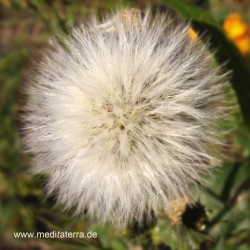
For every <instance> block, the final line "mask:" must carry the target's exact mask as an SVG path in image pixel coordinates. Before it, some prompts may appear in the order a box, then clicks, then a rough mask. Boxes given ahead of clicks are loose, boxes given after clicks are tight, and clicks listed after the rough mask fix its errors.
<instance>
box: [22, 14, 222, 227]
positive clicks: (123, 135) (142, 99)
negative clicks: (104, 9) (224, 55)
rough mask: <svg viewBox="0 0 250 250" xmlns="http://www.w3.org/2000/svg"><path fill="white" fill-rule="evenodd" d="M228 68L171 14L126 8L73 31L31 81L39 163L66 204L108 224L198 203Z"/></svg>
mask: <svg viewBox="0 0 250 250" xmlns="http://www.w3.org/2000/svg"><path fill="white" fill-rule="evenodd" d="M124 13H126V15H124ZM220 71H221V70H220V69H219V68H218V67H217V66H215V65H214V62H213V61H212V59H211V54H209V53H208V51H207V48H206V46H205V45H204V44H202V43H201V42H200V41H198V40H197V39H195V40H192V39H191V38H190V37H189V36H188V26H187V25H185V24H183V23H176V21H175V22H174V21H173V20H172V19H171V18H169V17H167V16H166V15H164V14H159V13H158V14H156V15H154V16H152V15H151V14H150V13H149V12H148V13H147V14H146V15H144V16H143V17H142V16H141V15H140V13H139V11H132V12H131V13H130V12H129V11H128V12H121V13H120V14H117V15H115V16H111V17H109V18H108V20H106V21H105V22H104V23H103V24H98V22H97V21H96V20H95V19H93V20H92V21H91V22H90V23H88V24H83V25H81V26H80V27H78V28H75V29H73V30H72V33H71V35H70V36H69V37H68V38H66V39H65V40H64V41H63V42H61V43H58V42H55V43H54V45H53V49H52V50H51V51H49V52H48V53H47V56H45V57H44V58H43V60H42V62H40V64H39V66H38V67H37V68H36V71H35V72H34V74H33V75H32V78H31V79H30V81H29V84H28V86H27V88H26V92H27V94H28V97H27V104H26V105H25V107H24V110H25V113H24V116H23V119H24V120H25V126H24V141H25V145H26V146H27V149H28V150H29V152H31V153H32V155H33V160H34V171H35V172H36V173H45V174H46V175H47V176H48V182H47V191H48V193H49V194H53V195H55V196H56V197H57V200H58V202H59V203H62V204H63V205H64V207H65V208H66V209H70V208H74V209H75V211H76V213H77V214H80V213H85V214H87V215H88V216H89V217H91V218H96V219H97V220H98V221H101V222H105V221H115V222H116V223H122V224H123V223H127V222H131V221H133V220H137V221H139V222H140V221H142V219H143V218H145V215H146V217H147V218H149V219H150V216H151V215H152V212H153V213H156V212H158V211H159V210H160V209H168V208H169V207H171V206H169V205H170V204H171V201H172V200H176V199H178V198H180V197H181V198H182V199H185V200H186V201H189V200H190V197H191V190H192V186H194V185H193V184H195V183H201V182H202V179H203V178H202V177H203V175H204V174H205V173H207V172H208V171H209V170H210V169H212V168H213V167H215V166H216V164H217V160H216V159H215V157H213V151H214V150H213V148H214V145H216V144H217V141H216V139H215V135H214V131H215V130H214V128H215V126H214V125H215V122H216V121H217V119H218V118H219V116H220V114H221V112H220V107H219V105H220V104H221V96H222V95H221V93H222V86H223V85H224V83H225V81H226V80H225V74H223V73H221V72H220Z"/></svg>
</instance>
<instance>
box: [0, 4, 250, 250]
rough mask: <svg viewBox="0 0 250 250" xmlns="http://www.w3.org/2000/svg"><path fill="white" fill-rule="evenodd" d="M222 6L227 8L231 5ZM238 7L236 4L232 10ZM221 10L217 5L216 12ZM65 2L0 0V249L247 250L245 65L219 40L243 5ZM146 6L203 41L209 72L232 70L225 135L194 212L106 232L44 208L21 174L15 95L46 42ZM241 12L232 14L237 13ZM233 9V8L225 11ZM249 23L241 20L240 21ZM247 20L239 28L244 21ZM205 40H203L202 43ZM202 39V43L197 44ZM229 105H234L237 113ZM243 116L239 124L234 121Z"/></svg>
mask: <svg viewBox="0 0 250 250" xmlns="http://www.w3.org/2000/svg"><path fill="white" fill-rule="evenodd" d="M231 2H235V3H234V4H235V7H234V5H232V4H231ZM239 2H241V3H239ZM223 4H224V5H223ZM223 4H221V3H220V1H216V0H211V1H206V0H203V1H202V0H199V1H198V0H197V1H191V0H190V1H185V2H184V1H180V0H175V1H174V0H163V1H132V0H127V1H126V0H119V1H116V2H115V3H114V1H111V0H108V1H97V0H96V1H90V0H89V1H88V0H79V1H70V0H61V1H60V0H56V1H46V0H24V1H21V0H20V1H18V0H14V1H11V0H0V249H11V250H12V249H115V250H123V249H131V250H132V249H134V250H140V249H162V250H164V249H172V250H175V249H178V250H185V249H187V250H189V249H194V250H202V249H204V250H206V249H215V250H221V249H226V250H231V249H232V250H235V249H237V250H238V249H239V250H247V249H249V247H250V237H249V236H250V200H249V199H250V195H249V189H250V175H249V173H250V171H249V167H250V162H249V160H250V157H249V156H250V138H249V123H250V87H249V85H250V81H249V79H250V76H249V75H250V73H249V69H250V65H249V62H250V59H249V56H246V57H242V55H241V54H240V53H239V51H238V50H237V48H236V47H235V46H234V44H232V43H231V42H230V41H229V40H228V39H227V38H226V36H225V34H224V32H223V30H222V26H221V21H222V20H223V19H224V18H225V16H226V14H227V13H230V12H232V11H240V12H241V13H242V15H243V16H245V17H246V19H247V18H249V17H250V8H246V7H245V5H244V4H245V3H244V1H243V2H242V1H230V0H228V1H223ZM150 5H154V6H155V7H157V6H158V8H162V6H164V7H165V6H166V7H167V8H170V9H172V10H173V11H175V12H176V14H177V15H179V16H180V17H181V18H183V19H184V20H188V21H189V20H191V21H192V22H191V24H192V25H193V28H194V29H196V30H197V31H199V32H200V33H204V32H205V34H207V35H208V36H209V37H210V41H211V47H212V49H216V50H217V54H216V56H217V57H216V59H217V62H218V63H225V62H227V67H229V69H231V70H232V73H233V77H232V86H233V88H231V89H230V90H229V93H228V96H229V98H228V101H229V102H230V103H231V104H232V103H233V104H234V105H235V106H236V108H235V110H234V112H233V114H232V116H231V117H230V119H228V120H227V121H226V122H225V123H224V124H222V126H223V127H224V128H226V129H227V130H228V131H231V132H229V133H227V135H226V136H225V138H224V139H223V140H224V141H225V142H224V144H225V145H224V151H225V152H224V155H225V156H224V157H222V158H223V159H222V160H223V161H222V166H221V168H219V170H217V171H216V172H215V173H214V175H213V176H212V177H210V178H209V179H210V180H209V183H210V184H209V187H208V188H207V189H204V191H203V192H202V193H201V194H199V196H198V197H197V205H196V206H194V207H191V208H190V207H188V208H186V210H185V211H184V212H183V214H182V223H180V224H178V225H172V224H171V222H170V220H169V218H168V217H167V215H166V214H164V213H162V214H161V215H159V217H158V218H157V220H156V221H155V223H153V224H152V225H146V224H145V225H144V226H141V227H139V226H138V225H130V226H129V227H128V228H127V229H120V230H118V229H115V228H114V227H113V226H112V225H110V224H108V225H104V226H100V225H97V224H94V223H90V222H89V221H88V220H87V218H78V219H76V218H74V217H73V216H72V215H71V214H70V213H68V214H66V213H64V212H63V209H62V208H60V207H54V204H55V201H54V200H53V198H48V199H45V198H44V197H45V194H44V191H43V185H44V180H43V178H42V177H39V178H38V177H37V178H36V179H34V178H33V177H31V175H30V174H29V173H28V170H29V168H30V167H29V164H30V163H29V159H27V158H26V156H25V155H24V154H22V152H21V143H20V139H19V136H18V128H19V123H18V119H17V117H18V105H19V101H18V100H19V94H18V93H19V92H18V90H19V88H22V86H23V82H24V81H25V78H26V76H27V75H28V74H29V68H30V65H31V64H32V59H33V58H36V57H38V56H37V55H39V53H38V52H40V51H43V49H44V48H45V47H46V44H47V42H48V39H49V38H50V37H51V36H52V35H57V36H63V35H64V34H65V32H66V33H67V32H68V30H69V28H70V27H71V26H73V25H75V24H77V23H79V22H80V21H81V20H84V19H85V18H87V17H88V16H89V15H91V14H93V13H94V14H96V15H98V16H99V17H100V16H101V15H102V14H103V12H104V11H109V10H115V9H116V8H118V7H130V6H132V7H138V8H140V9H142V10H143V9H145V7H148V6H150ZM241 5H242V6H243V7H242V9H241V8H240V6H241ZM234 8H235V9H234ZM249 19H250V18H249ZM249 19H248V20H249ZM204 37H206V36H204ZM206 39H207V38H206ZM237 102H238V103H239V104H240V105H239V107H238V105H237ZM242 114H243V115H242ZM53 230H60V231H71V232H73V231H79V232H80V231H82V232H88V231H90V230H91V231H96V232H97V234H98V238H97V239H80V238H79V239H43V240H42V239H14V237H13V232H15V231H16V232H18V231H24V232H38V231H41V232H50V231H53Z"/></svg>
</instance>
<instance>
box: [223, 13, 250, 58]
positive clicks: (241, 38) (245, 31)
mask: <svg viewBox="0 0 250 250" xmlns="http://www.w3.org/2000/svg"><path fill="white" fill-rule="evenodd" d="M223 28H224V30H225V32H226V34H227V36H228V37H229V39H231V40H232V41H233V42H234V43H235V45H236V46H237V47H238V48H239V50H240V51H241V53H242V54H244V55H245V54H247V53H249V51H250V36H249V35H250V32H249V26H248V24H247V23H246V22H245V21H244V20H243V19H242V18H241V16H240V15H239V14H238V13H232V14H230V15H229V16H228V17H227V18H226V19H225V21H224V23H223Z"/></svg>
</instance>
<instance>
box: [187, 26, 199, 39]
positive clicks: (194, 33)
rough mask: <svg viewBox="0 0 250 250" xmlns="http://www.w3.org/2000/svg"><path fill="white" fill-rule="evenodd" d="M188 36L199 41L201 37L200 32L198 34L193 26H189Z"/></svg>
mask: <svg viewBox="0 0 250 250" xmlns="http://www.w3.org/2000/svg"><path fill="white" fill-rule="evenodd" d="M188 36H189V38H190V39H191V40H194V41H197V40H198V39H199V36H198V34H197V33H196V31H195V30H194V29H193V28H191V27H189V28H188Z"/></svg>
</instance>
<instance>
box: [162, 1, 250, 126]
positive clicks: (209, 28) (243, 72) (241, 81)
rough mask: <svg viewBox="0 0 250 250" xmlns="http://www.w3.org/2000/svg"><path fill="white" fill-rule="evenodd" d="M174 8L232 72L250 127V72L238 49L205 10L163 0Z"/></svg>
mask: <svg viewBox="0 0 250 250" xmlns="http://www.w3.org/2000/svg"><path fill="white" fill-rule="evenodd" d="M163 2H164V3H166V4H168V5H169V6H170V7H171V8H173V9H174V10H175V11H176V12H177V13H178V14H179V15H180V16H181V17H182V18H183V19H184V20H188V21H191V23H192V27H193V28H194V29H195V30H196V31H198V32H199V33H200V34H203V35H202V36H201V39H204V40H205V41H207V40H208V39H209V42H210V45H211V46H210V48H211V50H212V51H215V52H216V54H215V57H216V60H217V62H218V63H219V64H221V65H222V64H226V65H225V68H227V69H228V70H231V71H232V78H231V82H232V87H233V88H234V90H235V92H236V95H237V98H238V102H239V105H240V108H241V111H242V114H243V117H244V120H245V122H246V123H247V124H248V126H250V109H249V103H250V81H249V79H250V72H249V71H248V69H247V67H246V64H245V62H244V59H243V57H242V56H241V54H240V52H239V50H238V48H237V47H236V46H235V45H234V44H233V43H232V42H231V41H230V40H229V39H228V38H227V37H226V35H225V34H224V32H223V30H222V28H221V26H220V24H219V23H218V22H216V21H215V20H214V19H213V17H212V16H211V15H210V14H209V13H208V12H205V11H204V10H202V9H200V8H198V7H196V6H192V5H190V4H187V3H185V2H183V1H181V0H163Z"/></svg>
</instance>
